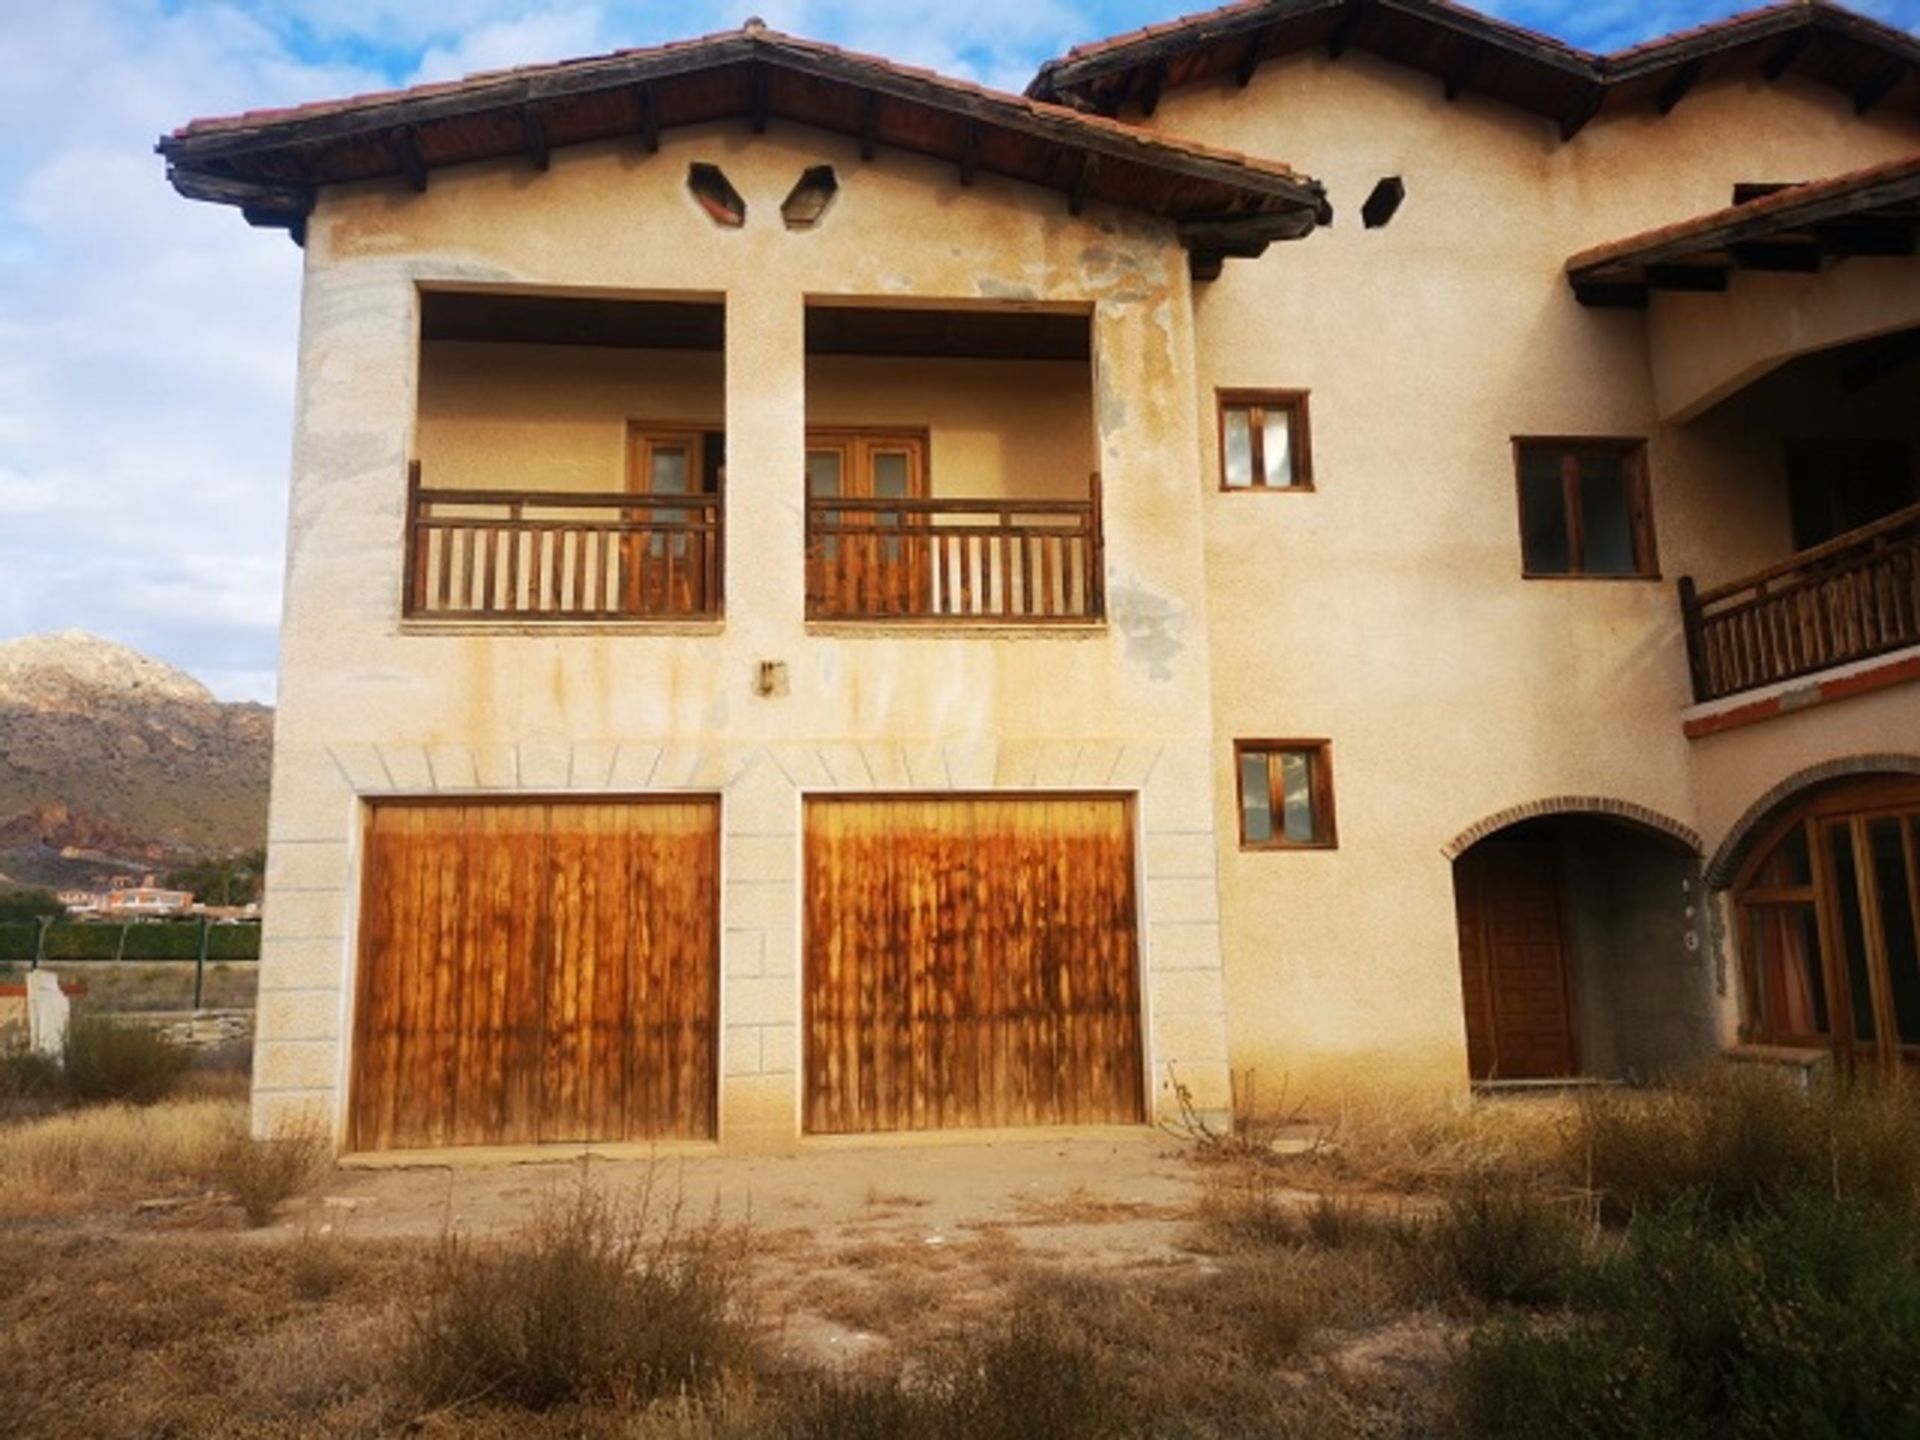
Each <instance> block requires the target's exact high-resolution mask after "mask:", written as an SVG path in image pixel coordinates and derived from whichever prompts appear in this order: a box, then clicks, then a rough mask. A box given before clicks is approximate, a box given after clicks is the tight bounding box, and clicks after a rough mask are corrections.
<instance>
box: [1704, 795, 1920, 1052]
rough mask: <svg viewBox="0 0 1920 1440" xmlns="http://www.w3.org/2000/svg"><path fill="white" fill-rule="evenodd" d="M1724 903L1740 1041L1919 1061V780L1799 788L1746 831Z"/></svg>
mask: <svg viewBox="0 0 1920 1440" xmlns="http://www.w3.org/2000/svg"><path fill="white" fill-rule="evenodd" d="M1733 900H1734V915H1735V923H1736V926H1737V929H1738V935H1739V947H1740V962H1741V963H1740V974H1741V1002H1742V1003H1741V1032H1742V1035H1743V1037H1744V1038H1745V1039H1747V1040H1749V1041H1752V1042H1754V1043H1757V1044H1764V1045H1786V1046H1797V1047H1806V1048H1813V1047H1825V1046H1831V1047H1832V1048H1833V1050H1834V1052H1835V1055H1836V1058H1837V1059H1839V1060H1840V1061H1841V1063H1842V1064H1852V1063H1855V1062H1856V1061H1859V1060H1867V1061H1870V1062H1879V1063H1883V1064H1888V1065H1894V1064H1898V1063H1899V1062H1900V1061H1901V1060H1903V1059H1904V1060H1906V1061H1908V1062H1920V779H1915V778H1913V777H1910V776H1875V777H1871V778H1861V779H1851V780H1840V781H1833V782H1830V783H1827V784H1824V785H1819V786H1816V787H1814V788H1813V789H1811V790H1809V791H1807V792H1805V793H1804V794H1803V795H1802V796H1801V797H1799V798H1798V799H1796V800H1795V801H1794V802H1793V803H1792V804H1791V805H1790V806H1789V807H1787V808H1786V810H1785V811H1784V813H1782V814H1780V815H1778V816H1777V817H1776V818H1775V819H1773V820H1772V822H1771V823H1770V824H1769V825H1767V826H1766V827H1765V828H1763V829H1761V830H1759V831H1758V832H1757V833H1756V834H1755V836H1754V838H1753V841H1752V843H1751V845H1750V848H1749V849H1748V851H1747V856H1746V859H1745V861H1744V863H1742V864H1741V866H1740V868H1739V871H1738V873H1737V875H1736V877H1735V879H1734V884H1733Z"/></svg>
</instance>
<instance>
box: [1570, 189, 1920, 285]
mask: <svg viewBox="0 0 1920 1440" xmlns="http://www.w3.org/2000/svg"><path fill="white" fill-rule="evenodd" d="M1793 188H1795V189H1798V188H1800V187H1797V186H1796V187H1793ZM1916 201H1920V174H1905V175H1900V176H1897V177H1894V178H1890V179H1886V180H1881V181H1878V182H1876V183H1874V184H1872V185H1867V186H1863V187H1862V188H1860V189H1858V190H1855V191H1853V192H1852V193H1850V194H1848V195H1847V196H1846V197H1845V199H1844V200H1843V201H1836V200H1835V199H1834V198H1833V197H1831V196H1815V197H1811V198H1808V199H1805V200H1802V201H1800V202H1799V203H1797V204H1780V205H1776V204H1772V203H1771V202H1770V201H1769V200H1764V199H1763V200H1755V201H1752V202H1751V205H1752V207H1753V208H1755V209H1759V210H1760V211H1761V213H1760V214H1757V215H1751V216H1747V215H1741V216H1738V217H1736V218H1730V219H1728V220H1726V221H1725V222H1723V223H1721V224H1719V225H1715V226H1713V227H1712V228H1707V229H1699V230H1694V231H1692V232H1690V233H1686V234H1681V235H1676V236H1674V237H1672V238H1671V239H1668V240H1665V241H1663V242H1661V243H1658V244H1650V245H1648V246H1646V247H1644V248H1641V249H1638V250H1627V249H1622V250H1618V251H1613V252H1607V251H1599V252H1589V255H1588V257H1587V258H1584V259H1582V258H1581V257H1578V256H1576V257H1575V262H1576V263H1574V264H1571V265H1569V267H1568V273H1569V274H1571V275H1574V276H1576V277H1595V276H1598V275H1599V274H1601V273H1603V272H1606V271H1611V270H1615V269H1618V268H1620V267H1622V266H1629V265H1632V266H1641V265H1662V264H1669V263H1671V264H1684V263H1686V261H1687V260H1689V259H1690V258H1693V257H1696V256H1700V255H1703V254H1706V253H1708V252H1734V251H1736V250H1738V249H1739V248H1740V247H1743V246H1758V247H1760V250H1759V252H1758V253H1759V254H1760V256H1761V257H1762V259H1763V261H1764V259H1766V258H1768V255H1769V251H1779V250H1787V249H1791V250H1796V251H1800V252H1807V253H1811V254H1813V255H1814V257H1815V258H1816V259H1817V258H1818V256H1819V246H1818V244H1817V243H1815V241H1814V239H1813V238H1812V237H1813V236H1815V235H1816V234H1817V232H1818V231H1819V230H1820V229H1821V228H1823V227H1827V226H1833V225H1845V224H1849V223H1853V222H1856V221H1861V220H1874V219H1876V218H1880V217H1878V216H1877V214H1876V212H1879V211H1883V210H1886V209H1889V208H1891V207H1895V206H1906V205H1910V204H1913V203H1915V202H1916ZM1888 218H1892V217H1888ZM1895 223H1902V222H1897V221H1896V222H1895ZM1799 233H1805V234H1806V235H1808V236H1809V239H1807V240H1805V241H1803V242H1801V243H1799V244H1794V243H1793V242H1791V241H1788V240H1784V239H1783V238H1782V237H1784V236H1789V235H1794V234H1799ZM1746 268H1750V269H1757V268H1761V267H1760V266H1748V267H1746ZM1786 268H1792V269H1801V270H1804V269H1805V268H1806V266H1805V265H1804V264H1803V263H1802V264H1795V265H1790V266H1788V267H1786Z"/></svg>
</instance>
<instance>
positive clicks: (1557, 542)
mask: <svg viewBox="0 0 1920 1440" xmlns="http://www.w3.org/2000/svg"><path fill="white" fill-rule="evenodd" d="M1520 511H1521V514H1520V524H1521V532H1522V545H1523V548H1524V551H1525V556H1526V566H1527V573H1528V574H1530V575H1565V574H1567V573H1568V572H1569V571H1571V570H1572V568H1573V547H1572V544H1571V542H1570V540H1569V537H1568V532H1567V492H1566V487H1565V486H1564V485H1563V484H1562V483H1561V479H1560V455H1559V452H1558V451H1554V450H1542V449H1535V448H1529V449H1527V450H1524V451H1522V452H1521V455H1520Z"/></svg>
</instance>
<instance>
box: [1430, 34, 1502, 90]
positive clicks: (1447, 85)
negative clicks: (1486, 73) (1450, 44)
mask: <svg viewBox="0 0 1920 1440" xmlns="http://www.w3.org/2000/svg"><path fill="white" fill-rule="evenodd" d="M1492 53H1493V52H1492V51H1490V50H1488V49H1487V47H1486V46H1484V45H1478V44H1473V45H1467V46H1465V47H1464V48H1463V49H1462V50H1461V52H1460V58H1459V59H1458V60H1456V61H1454V62H1453V63H1452V64H1451V65H1449V66H1448V67H1447V73H1446V74H1445V75H1443V76H1441V77H1440V88H1441V91H1442V93H1444V94H1445V95H1446V97H1447V101H1448V103H1449V104H1451V103H1452V102H1453V101H1455V100H1458V99H1459V98H1460V97H1461V96H1462V95H1464V94H1466V92H1467V87H1468V86H1469V85H1471V84H1472V83H1473V77H1474V76H1475V75H1477V74H1479V73H1480V67H1481V66H1482V65H1485V64H1486V63H1487V57H1488V56H1489V55H1490V54H1492Z"/></svg>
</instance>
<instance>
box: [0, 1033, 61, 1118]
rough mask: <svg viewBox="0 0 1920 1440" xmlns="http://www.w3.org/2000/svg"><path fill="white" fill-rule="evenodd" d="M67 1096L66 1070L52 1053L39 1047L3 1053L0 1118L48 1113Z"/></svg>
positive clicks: (25, 1116)
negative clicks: (48, 1053) (40, 1050)
mask: <svg viewBox="0 0 1920 1440" xmlns="http://www.w3.org/2000/svg"><path fill="white" fill-rule="evenodd" d="M66 1099H67V1077H66V1072H65V1071H63V1070H62V1069H61V1068H60V1062H59V1061H58V1060H56V1059H54V1058H53V1057H52V1056H51V1055H42V1054H41V1053H40V1052H39V1051H37V1050H8V1051H4V1052H0V1121H4V1120H21V1119H29V1118H31V1117H33V1116H36V1115H45V1114H47V1113H49V1112H51V1111H54V1110H57V1109H59V1108H60V1107H61V1106H62V1105H63V1104H65V1103H66Z"/></svg>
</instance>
